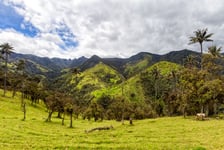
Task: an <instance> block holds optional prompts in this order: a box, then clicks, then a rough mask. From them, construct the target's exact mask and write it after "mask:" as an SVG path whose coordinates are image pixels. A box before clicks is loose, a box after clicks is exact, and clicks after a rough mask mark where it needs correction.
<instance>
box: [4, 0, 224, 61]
mask: <svg viewBox="0 0 224 150" xmlns="http://www.w3.org/2000/svg"><path fill="white" fill-rule="evenodd" d="M4 3H5V4H7V5H10V6H12V7H13V8H14V9H15V10H16V12H17V13H18V14H20V15H21V16H23V17H24V24H25V23H26V22H27V23H30V24H32V25H33V26H34V27H35V28H36V29H37V30H38V31H39V32H38V34H37V35H36V36H34V37H27V36H25V35H23V34H22V33H19V32H17V31H15V30H12V29H10V30H9V29H8V30H3V29H2V30H1V31H0V39H1V41H2V40H3V41H4V40H8V41H9V42H10V41H11V42H12V43H13V45H14V47H15V49H16V50H17V52H21V53H32V54H35V55H39V56H49V57H64V58H74V57H80V56H87V57H90V56H91V55H93V54H96V55H99V56H101V57H129V56H130V55H133V54H136V53H138V52H140V51H147V52H151V53H157V54H164V53H167V52H169V51H171V50H180V49H185V48H188V49H193V50H195V51H197V50H198V46H197V45H188V42H189V39H188V38H189V36H190V35H193V31H195V30H197V29H199V28H208V30H209V32H213V33H215V35H214V40H215V41H216V42H215V44H217V45H218V46H219V45H221V44H222V43H223V42H224V35H223V34H221V31H222V30H223V28H224V22H223V20H224V18H223V15H222V14H223V13H224V9H223V7H224V1H222V0H213V1H211V0H201V1H198V0H189V1H186V0H169V1H167V0H122V1H120V0H107V1H105V0H85V1H83V0H68V1H55V0H48V1H46V0H32V1H30V0H4ZM21 26H23V25H21ZM3 37H4V38H3Z"/></svg>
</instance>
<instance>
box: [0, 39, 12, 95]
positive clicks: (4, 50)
mask: <svg viewBox="0 0 224 150" xmlns="http://www.w3.org/2000/svg"><path fill="white" fill-rule="evenodd" d="M0 48H1V54H2V55H3V57H4V61H5V69H4V96H5V94H6V79H7V74H8V58H9V55H10V54H11V53H13V47H12V46H11V45H9V43H4V44H2V45H0Z"/></svg>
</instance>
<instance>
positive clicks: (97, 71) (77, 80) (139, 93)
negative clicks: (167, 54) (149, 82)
mask: <svg viewBox="0 0 224 150" xmlns="http://www.w3.org/2000/svg"><path fill="white" fill-rule="evenodd" d="M148 59H149V58H145V59H144V60H143V61H140V62H138V63H137V64H135V65H133V66H135V67H137V66H138V68H139V69H140V68H141V69H140V70H142V71H138V73H137V72H136V74H135V75H134V76H132V77H130V78H127V79H125V78H124V77H123V76H122V74H120V73H119V72H117V71H116V70H114V69H113V68H111V67H109V66H108V65H105V64H104V63H102V62H101V63H99V64H97V65H95V66H94V67H92V68H89V69H87V70H85V71H84V72H81V73H80V74H78V75H72V74H71V73H70V72H69V73H66V74H64V75H63V76H61V77H60V81H62V82H63V83H61V85H62V84H64V85H63V86H69V85H70V86H69V87H72V89H73V90H74V89H78V90H83V89H85V90H87V91H88V93H91V95H93V96H94V97H95V98H96V99H97V98H99V97H101V96H102V95H103V94H106V95H111V96H121V95H122V94H123V96H125V97H126V99H128V100H130V101H138V102H140V101H142V100H144V99H145V96H144V93H143V87H142V85H141V83H140V74H141V72H150V71H152V70H153V68H155V67H157V68H158V69H159V70H160V72H161V74H162V75H166V76H168V75H169V74H170V73H171V72H172V71H174V70H178V69H180V68H181V67H180V65H178V64H175V63H171V62H166V61H161V62H158V63H156V64H154V65H152V66H150V67H147V68H145V67H146V63H147V61H148ZM140 66H141V67H140ZM135 67H134V68H135ZM143 68H145V69H143Z"/></svg>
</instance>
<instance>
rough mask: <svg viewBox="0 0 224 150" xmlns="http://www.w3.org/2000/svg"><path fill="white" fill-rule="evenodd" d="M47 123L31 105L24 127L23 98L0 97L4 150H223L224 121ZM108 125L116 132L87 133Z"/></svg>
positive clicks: (41, 111) (173, 119) (0, 133)
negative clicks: (21, 99)
mask: <svg viewBox="0 0 224 150" xmlns="http://www.w3.org/2000/svg"><path fill="white" fill-rule="evenodd" d="M0 95H2V91H0ZM27 103H29V102H27ZM55 116H56V114H55ZM46 117H47V112H46V109H45V108H44V106H43V105H41V104H40V105H37V106H31V105H27V120H26V121H22V118H23V113H22V111H21V109H20V100H19V98H14V99H12V98H10V95H8V96H7V97H2V96H0V149H1V150H4V149H9V150H12V149H128V150H129V149H144V150H145V149H152V150H169V149H170V150H173V149H174V150H176V149H179V150H183V149H189V150H190V149H192V150H204V149H208V150H221V149H224V137H223V133H224V120H215V119H210V120H207V121H196V120H194V119H193V117H191V118H188V119H184V118H182V117H171V118H168V117H166V118H158V119H147V120H139V121H137V120H134V122H133V123H134V125H129V124H128V122H125V125H121V123H120V122H116V121H103V122H94V121H87V120H81V119H78V120H74V122H73V126H74V128H69V127H68V126H69V120H68V117H67V120H66V125H65V126H62V125H61V120H60V119H57V118H55V117H54V118H52V122H50V123H47V122H45V119H46ZM110 125H112V126H113V127H114V129H111V130H102V131H94V132H90V133H86V132H85V130H90V129H92V128H95V127H103V126H110Z"/></svg>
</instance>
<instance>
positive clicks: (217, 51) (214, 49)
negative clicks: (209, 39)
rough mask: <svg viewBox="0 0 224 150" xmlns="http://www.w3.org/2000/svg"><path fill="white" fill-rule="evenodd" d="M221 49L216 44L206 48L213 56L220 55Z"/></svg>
mask: <svg viewBox="0 0 224 150" xmlns="http://www.w3.org/2000/svg"><path fill="white" fill-rule="evenodd" d="M221 50H222V47H219V48H218V47H216V46H210V47H209V48H208V52H209V53H210V54H211V55H212V56H214V57H219V58H220V57H221Z"/></svg>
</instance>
